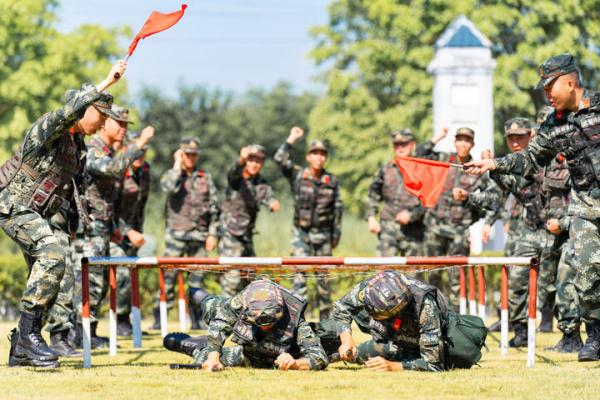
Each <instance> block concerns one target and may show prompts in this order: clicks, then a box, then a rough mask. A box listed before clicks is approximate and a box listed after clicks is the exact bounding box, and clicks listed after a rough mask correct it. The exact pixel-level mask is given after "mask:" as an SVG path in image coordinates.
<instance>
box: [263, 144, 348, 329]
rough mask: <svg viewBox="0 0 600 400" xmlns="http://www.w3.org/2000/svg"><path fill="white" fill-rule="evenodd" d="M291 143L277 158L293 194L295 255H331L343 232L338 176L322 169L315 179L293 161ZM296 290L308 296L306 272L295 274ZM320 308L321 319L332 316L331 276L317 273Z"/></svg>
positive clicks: (301, 294) (281, 149)
mask: <svg viewBox="0 0 600 400" xmlns="http://www.w3.org/2000/svg"><path fill="white" fill-rule="evenodd" d="M290 147H291V146H290V145H289V144H288V143H284V144H283V145H281V146H280V147H279V149H278V150H277V152H276V153H275V157H274V158H275V161H276V162H277V163H278V164H279V166H280V168H281V172H282V173H283V175H284V176H285V177H286V178H287V179H288V181H289V183H290V187H291V189H292V194H293V196H294V227H293V230H292V235H293V237H292V255H293V256H297V257H299V256H330V255H331V254H332V248H333V247H335V246H336V245H337V244H338V243H339V240H340V236H341V232H342V230H341V229H342V228H341V227H342V209H343V205H342V200H341V196H340V184H339V181H338V180H337V178H336V177H335V176H334V175H332V174H330V173H328V172H327V171H323V173H322V175H321V178H320V179H316V178H315V177H313V176H312V175H311V173H310V171H309V170H308V169H307V168H302V167H301V166H299V165H297V164H294V163H293V162H292V160H291V158H290V152H289V151H290ZM294 293H296V294H297V295H299V296H300V297H302V298H304V299H307V286H306V276H305V274H301V273H299V274H296V275H295V276H294ZM315 297H316V302H317V308H318V309H319V319H320V320H325V319H328V318H330V313H331V288H330V286H329V276H328V274H325V273H317V293H316V296H315Z"/></svg>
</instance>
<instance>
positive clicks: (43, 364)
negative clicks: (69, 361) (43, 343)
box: [8, 356, 60, 368]
mask: <svg viewBox="0 0 600 400" xmlns="http://www.w3.org/2000/svg"><path fill="white" fill-rule="evenodd" d="M8 366H9V367H35V368H58V367H60V362H58V360H56V361H42V360H36V359H32V358H29V357H19V356H11V357H9V358H8Z"/></svg>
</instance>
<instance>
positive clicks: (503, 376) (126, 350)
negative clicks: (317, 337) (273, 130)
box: [0, 321, 600, 400]
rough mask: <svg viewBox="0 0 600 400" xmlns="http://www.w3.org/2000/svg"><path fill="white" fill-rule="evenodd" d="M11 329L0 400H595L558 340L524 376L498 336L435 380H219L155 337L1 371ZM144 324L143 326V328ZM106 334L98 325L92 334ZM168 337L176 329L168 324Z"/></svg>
mask: <svg viewBox="0 0 600 400" xmlns="http://www.w3.org/2000/svg"><path fill="white" fill-rule="evenodd" d="M13 325H14V324H12V323H0V337H1V340H0V360H1V362H2V364H1V366H0V377H1V379H0V399H3V400H4V399H63V400H67V399H86V398H90V399H91V398H93V399H137V398H144V399H167V398H168V399H192V398H199V399H234V398H235V399H257V400H258V399H297V398H305V399H329V400H332V399H344V400H351V399H373V400H375V399H392V398H394V399H399V398H410V399H431V398H443V399H473V398H477V399H507V398H508V399H513V398H523V399H540V398H543V399H552V398H561V399H598V398H600V363H578V362H577V361H576V355H574V354H570V355H562V354H556V353H552V352H545V351H543V348H544V347H545V346H548V345H551V344H554V343H555V342H556V341H557V340H558V338H559V335H558V334H556V333H555V334H540V335H538V346H537V347H538V357H537V364H536V367H535V368H534V369H527V368H525V355H526V353H525V349H523V350H512V349H511V352H510V355H509V356H508V357H506V358H503V357H501V356H500V355H499V334H491V335H490V336H489V338H488V346H489V348H490V352H489V353H485V354H484V357H483V360H482V361H481V366H480V367H474V368H473V369H471V370H455V371H449V372H443V373H417V372H402V373H375V372H371V371H368V370H365V369H362V368H357V367H355V366H352V365H344V364H343V363H337V364H333V365H331V366H329V368H328V369H327V370H326V371H322V372H279V371H276V370H252V369H244V368H235V369H228V370H226V371H223V372H220V373H206V372H202V371H190V370H187V371H181V370H178V371H175V370H170V369H169V367H168V364H169V363H171V362H182V363H187V362H189V361H190V360H191V359H189V358H187V357H186V356H184V355H180V354H176V353H173V352H169V351H167V350H164V349H163V348H162V343H161V339H160V336H159V334H158V333H157V332H156V331H153V332H151V333H153V334H152V335H150V336H145V337H144V343H143V344H144V348H143V349H140V350H137V349H132V348H131V342H130V341H128V340H122V341H120V346H121V347H122V348H121V349H119V355H118V356H116V357H111V356H108V354H107V351H97V352H95V353H94V354H93V357H92V363H93V367H92V368H91V369H89V370H84V369H82V368H81V366H82V362H81V360H80V359H72V360H69V359H64V361H63V362H62V367H61V368H60V369H57V370H38V371H35V370H33V369H30V368H8V367H7V366H6V362H7V359H8V350H9V343H8V340H6V339H5V338H6V336H7V334H8V332H9V330H10V329H11V328H12V326H13ZM147 325H148V322H146V324H144V326H147ZM107 327H108V322H107V321H101V323H100V330H101V333H102V329H104V333H106V331H105V330H106V329H107ZM171 328H172V330H175V329H177V325H176V324H175V323H173V324H172V327H171Z"/></svg>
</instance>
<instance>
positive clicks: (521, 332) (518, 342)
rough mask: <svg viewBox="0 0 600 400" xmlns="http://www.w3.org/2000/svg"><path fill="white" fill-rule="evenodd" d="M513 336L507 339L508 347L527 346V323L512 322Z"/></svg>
mask: <svg viewBox="0 0 600 400" xmlns="http://www.w3.org/2000/svg"><path fill="white" fill-rule="evenodd" d="M513 329H514V331H515V336H514V337H513V338H512V339H510V340H509V341H508V345H509V346H510V347H527V324H526V323H524V322H515V323H514V324H513Z"/></svg>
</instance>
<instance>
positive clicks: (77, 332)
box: [68, 323, 83, 349]
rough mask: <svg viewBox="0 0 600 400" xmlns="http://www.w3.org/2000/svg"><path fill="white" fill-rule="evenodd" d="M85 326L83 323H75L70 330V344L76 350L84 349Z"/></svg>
mask: <svg viewBox="0 0 600 400" xmlns="http://www.w3.org/2000/svg"><path fill="white" fill-rule="evenodd" d="M82 335H83V326H82V325H81V323H75V324H73V326H72V327H71V329H70V330H69V336H68V339H69V344H70V345H71V347H72V348H74V349H81V348H83V336H82Z"/></svg>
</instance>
